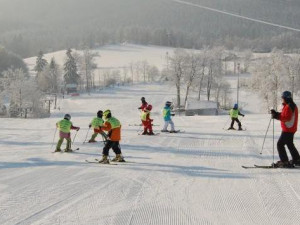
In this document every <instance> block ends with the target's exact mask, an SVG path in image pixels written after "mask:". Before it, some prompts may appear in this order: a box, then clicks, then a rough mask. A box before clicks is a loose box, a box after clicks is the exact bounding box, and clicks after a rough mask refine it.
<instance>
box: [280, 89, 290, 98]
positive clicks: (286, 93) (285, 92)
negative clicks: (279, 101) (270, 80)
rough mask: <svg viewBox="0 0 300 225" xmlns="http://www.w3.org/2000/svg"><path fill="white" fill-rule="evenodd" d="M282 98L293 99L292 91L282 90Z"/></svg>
mask: <svg viewBox="0 0 300 225" xmlns="http://www.w3.org/2000/svg"><path fill="white" fill-rule="evenodd" d="M281 98H283V99H291V98H292V93H291V92H290V91H284V92H282V95H281Z"/></svg>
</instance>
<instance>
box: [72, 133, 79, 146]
mask: <svg viewBox="0 0 300 225" xmlns="http://www.w3.org/2000/svg"><path fill="white" fill-rule="evenodd" d="M77 133H78V130H76V133H75V136H74V138H73V141H72V145H73V144H74V141H75V138H76V136H77Z"/></svg>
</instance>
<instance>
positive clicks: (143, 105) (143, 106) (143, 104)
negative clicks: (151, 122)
mask: <svg viewBox="0 0 300 225" xmlns="http://www.w3.org/2000/svg"><path fill="white" fill-rule="evenodd" d="M147 106H148V103H147V102H145V103H142V105H141V107H139V109H141V110H144V109H146V108H147Z"/></svg>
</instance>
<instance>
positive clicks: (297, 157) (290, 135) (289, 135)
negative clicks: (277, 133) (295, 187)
mask: <svg viewBox="0 0 300 225" xmlns="http://www.w3.org/2000/svg"><path fill="white" fill-rule="evenodd" d="M286 136H287V143H286V145H287V147H288V149H289V151H290V153H291V156H292V159H293V162H297V161H298V160H300V155H299V152H298V150H297V148H296V147H295V144H294V133H286Z"/></svg>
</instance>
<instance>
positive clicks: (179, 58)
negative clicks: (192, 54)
mask: <svg viewBox="0 0 300 225" xmlns="http://www.w3.org/2000/svg"><path fill="white" fill-rule="evenodd" d="M186 59H187V52H186V51H185V50H183V49H176V50H175V51H174V54H173V56H171V57H169V60H170V65H169V66H170V68H169V72H170V76H171V78H172V80H173V81H174V84H175V87H176V98H177V107H178V108H180V106H181V105H180V103H181V102H180V97H181V86H182V80H183V77H184V72H185V71H184V70H185V64H186Z"/></svg>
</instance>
